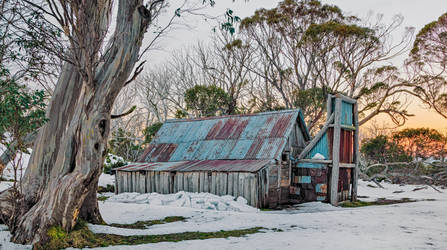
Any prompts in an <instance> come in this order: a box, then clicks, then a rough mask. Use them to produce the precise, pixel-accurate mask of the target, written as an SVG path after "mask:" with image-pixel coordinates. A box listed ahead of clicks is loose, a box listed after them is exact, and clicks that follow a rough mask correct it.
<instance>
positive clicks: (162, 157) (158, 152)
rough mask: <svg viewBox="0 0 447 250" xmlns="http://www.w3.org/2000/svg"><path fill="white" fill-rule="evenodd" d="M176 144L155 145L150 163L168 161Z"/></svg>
mask: <svg viewBox="0 0 447 250" xmlns="http://www.w3.org/2000/svg"><path fill="white" fill-rule="evenodd" d="M177 146H178V145H177V144H167V143H161V144H157V147H156V148H155V150H154V151H153V152H152V154H151V160H152V161H169V159H170V158H171V155H172V153H174V151H175V149H176V148H177Z"/></svg>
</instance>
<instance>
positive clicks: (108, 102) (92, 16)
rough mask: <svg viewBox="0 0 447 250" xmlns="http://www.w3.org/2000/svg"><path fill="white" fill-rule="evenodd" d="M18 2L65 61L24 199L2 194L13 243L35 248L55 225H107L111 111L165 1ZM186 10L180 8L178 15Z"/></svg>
mask: <svg viewBox="0 0 447 250" xmlns="http://www.w3.org/2000/svg"><path fill="white" fill-rule="evenodd" d="M115 2H116V3H117V4H118V6H117V12H116V13H117V14H116V19H115V20H114V21H115V22H114V25H111V23H112V15H113V10H114V8H113V4H114V3H115ZM202 2H206V1H200V3H198V4H203V3H202ZM211 2H212V3H214V1H212V0H211ZM20 3H24V4H26V6H28V7H29V8H32V9H35V10H37V11H38V12H39V13H41V14H42V15H43V16H44V17H45V19H46V22H47V23H48V24H52V25H53V26H52V27H55V28H56V30H57V32H54V33H49V32H46V31H45V30H41V29H36V32H38V34H42V35H43V34H44V35H46V39H47V40H49V41H51V42H52V44H51V45H48V46H46V45H43V44H40V45H42V46H41V47H42V48H44V49H47V50H46V51H47V53H52V54H53V55H57V56H58V57H59V58H61V59H62V60H63V61H64V64H63V67H62V72H61V73H60V75H59V76H58V81H57V84H56V88H55V90H54V92H53V95H52V98H51V100H50V105H49V108H48V110H47V116H48V117H49V121H48V122H47V123H46V124H45V125H44V126H43V127H42V128H41V129H40V130H39V134H38V136H37V139H36V142H35V144H34V148H33V152H32V155H31V159H30V162H29V165H28V167H27V169H26V172H25V175H24V177H23V179H22V182H21V185H22V188H23V190H22V192H21V193H20V194H19V196H16V195H15V194H14V193H13V192H12V191H11V190H6V191H4V192H2V193H1V194H0V214H1V215H2V218H3V219H4V221H5V222H6V223H7V224H8V226H9V228H10V230H11V233H12V241H14V242H17V243H33V244H34V243H38V242H45V241H47V240H48V234H47V232H48V230H49V229H50V228H51V227H53V226H58V227H60V228H62V229H63V230H66V231H70V230H71V229H72V228H73V227H74V225H75V224H76V222H77V220H78V219H79V218H82V219H84V220H87V221H90V222H97V223H98V222H101V221H102V219H101V216H100V213H99V209H98V204H97V199H96V191H97V185H98V179H99V176H100V174H101V170H102V166H103V162H104V158H105V155H106V152H107V151H106V147H107V139H108V136H109V130H110V123H111V110H112V106H113V103H114V101H115V99H116V97H117V95H118V93H119V92H120V90H121V89H122V88H123V87H125V86H126V84H128V83H129V81H131V80H133V79H135V78H136V76H137V75H138V74H139V73H140V72H141V69H142V63H140V64H138V65H137V62H138V61H139V59H140V58H141V53H142V52H143V51H146V50H140V49H141V47H142V41H143V38H144V35H145V33H146V31H147V30H148V28H151V27H154V26H155V25H154V22H155V21H156V20H157V18H159V16H160V14H161V13H162V10H163V9H164V8H165V7H166V6H167V4H168V1H164V0H150V1H148V2H146V3H144V2H143V0H116V1H113V0H97V1H63V0H60V1H58V0H45V1H43V2H42V3H36V2H35V1H28V0H23V1H20ZM185 3H186V2H185ZM181 13H182V10H181V9H178V10H177V11H176V12H175V13H172V14H173V18H175V17H177V16H179V15H181ZM171 20H172V19H171ZM112 27H113V28H114V30H112ZM227 28H228V26H227ZM230 28H231V27H230ZM230 28H229V29H230ZM158 31H159V32H160V31H163V30H158Z"/></svg>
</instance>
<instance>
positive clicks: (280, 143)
mask: <svg viewBox="0 0 447 250" xmlns="http://www.w3.org/2000/svg"><path fill="white" fill-rule="evenodd" d="M328 111H329V112H328V120H327V122H326V124H325V125H324V126H323V128H322V130H321V131H320V132H319V133H318V134H317V135H316V136H315V138H313V139H312V138H311V136H310V134H309V131H308V129H307V127H306V124H305V122H304V118H303V114H302V112H301V111H300V110H299V109H295V110H284V111H275V112H265V113H258V114H249V115H232V116H222V117H211V118H201V119H185V120H168V121H167V122H165V123H164V124H163V126H162V127H161V128H160V130H159V131H158V133H157V135H156V136H155V138H154V139H153V141H152V142H151V144H150V145H149V147H148V148H147V149H146V150H145V152H144V153H143V156H142V157H141V159H140V161H139V162H137V163H132V164H129V165H127V166H123V167H120V168H117V169H115V171H116V178H115V180H116V189H115V190H116V192H117V193H122V192H140V193H150V192H157V193H162V194H169V193H176V192H178V191H182V190H183V191H188V192H209V193H213V194H216V195H233V196H236V197H237V196H242V197H244V198H245V199H247V201H248V203H249V204H250V205H252V206H255V207H260V208H265V207H270V208H275V207H277V206H278V205H280V204H285V203H291V202H304V201H316V200H320V201H330V202H331V203H332V204H334V205H336V204H337V202H338V201H341V200H346V199H348V198H349V197H351V198H352V199H355V198H356V191H355V189H356V178H357V172H356V171H355V169H356V161H357V153H356V152H357V151H358V149H357V148H358V143H357V140H358V125H357V117H356V114H357V112H356V102H355V100H352V99H349V98H347V97H344V96H341V95H337V96H329V100H328ZM352 169H354V171H352ZM351 186H352V188H351ZM333 190H336V191H334V192H333ZM349 191H352V193H351V194H350V193H349ZM333 197H336V198H333Z"/></svg>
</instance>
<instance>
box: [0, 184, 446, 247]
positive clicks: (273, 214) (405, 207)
mask: <svg viewBox="0 0 447 250" xmlns="http://www.w3.org/2000/svg"><path fill="white" fill-rule="evenodd" d="M102 178H104V179H109V181H110V178H111V177H110V176H105V177H102ZM383 185H384V187H385V189H381V188H373V187H372V186H375V185H374V184H373V183H369V182H364V181H360V182H359V195H360V196H367V198H362V200H376V199H378V198H388V199H401V198H412V199H417V200H420V201H419V202H412V203H403V204H396V205H386V206H369V207H362V208H340V207H332V206H331V205H328V204H324V203H319V202H313V203H306V204H302V205H299V206H298V207H297V208H295V209H289V210H281V211H260V210H258V209H254V208H251V207H249V206H248V205H246V204H244V201H243V200H242V199H239V201H235V200H234V198H231V197H228V196H224V197H218V196H214V195H210V194H191V193H185V192H180V193H178V194H171V195H160V194H144V195H139V194H132V193H129V194H120V195H114V194H110V193H109V194H107V196H110V198H109V199H108V200H107V201H101V202H100V203H99V205H100V209H101V213H102V215H103V218H104V220H105V221H106V222H107V223H134V222H136V221H140V220H153V219H162V218H164V217H167V216H184V217H187V218H188V219H187V220H186V221H183V222H174V223H167V224H161V225H154V226H151V227H149V228H148V229H144V230H142V229H123V228H114V227H110V226H101V225H89V227H90V229H91V230H92V231H94V232H98V233H100V232H101V233H111V234H119V235H145V234H167V233H180V232H189V231H202V232H211V231H219V230H234V229H245V228H250V227H264V228H267V230H265V232H264V233H258V234H252V235H248V236H246V237H240V238H234V237H230V238H227V239H209V240H190V241H182V242H177V243H174V242H165V243H157V244H146V245H138V246H113V247H107V248H105V249H149V248H151V249H447V190H441V191H442V192H443V193H439V192H437V191H435V190H434V189H433V188H431V187H428V186H413V185H405V186H400V185H392V184H386V183H385V184H383ZM420 188H423V189H420ZM414 190H415V191H414ZM427 199H435V200H434V201H426V200H427ZM423 200H425V201H423ZM205 204H207V205H205ZM210 204H211V205H210ZM219 204H220V205H219ZM202 205H203V206H202ZM5 229H6V228H4V227H0V230H5ZM271 229H275V230H271ZM278 229H279V230H278ZM8 237H9V233H8V232H7V231H0V244H2V248H1V249H30V247H29V246H19V245H15V244H12V243H10V242H9V241H8Z"/></svg>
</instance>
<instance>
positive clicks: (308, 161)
mask: <svg viewBox="0 0 447 250" xmlns="http://www.w3.org/2000/svg"><path fill="white" fill-rule="evenodd" d="M300 162H302V163H320V164H332V160H317V159H301V160H298V163H300Z"/></svg>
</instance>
